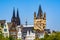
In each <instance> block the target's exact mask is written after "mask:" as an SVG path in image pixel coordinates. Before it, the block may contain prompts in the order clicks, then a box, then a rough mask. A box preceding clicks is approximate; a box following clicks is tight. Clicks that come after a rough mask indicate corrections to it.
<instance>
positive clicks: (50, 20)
mask: <svg viewBox="0 0 60 40" xmlns="http://www.w3.org/2000/svg"><path fill="white" fill-rule="evenodd" d="M39 5H41V7H42V11H43V12H46V19H47V20H46V24H47V26H46V28H49V29H51V30H56V31H60V0H0V20H4V19H5V20H7V22H10V21H11V17H12V14H13V7H15V11H17V8H18V10H19V16H20V19H21V23H22V24H25V21H26V18H27V21H28V24H34V23H33V20H34V11H36V13H38V8H39Z"/></svg>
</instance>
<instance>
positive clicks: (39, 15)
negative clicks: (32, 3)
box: [37, 5, 42, 19]
mask: <svg viewBox="0 0 60 40" xmlns="http://www.w3.org/2000/svg"><path fill="white" fill-rule="evenodd" d="M40 18H42V9H41V5H39V10H38V14H37V19H40Z"/></svg>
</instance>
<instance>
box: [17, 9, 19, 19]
mask: <svg viewBox="0 0 60 40" xmlns="http://www.w3.org/2000/svg"><path fill="white" fill-rule="evenodd" d="M17 18H19V12H18V9H17Z"/></svg>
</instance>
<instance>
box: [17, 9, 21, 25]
mask: <svg viewBox="0 0 60 40" xmlns="http://www.w3.org/2000/svg"><path fill="white" fill-rule="evenodd" d="M16 17H17V25H20V24H21V23H20V17H19V11H18V9H17V16H16Z"/></svg>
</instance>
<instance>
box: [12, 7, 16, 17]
mask: <svg viewBox="0 0 60 40" xmlns="http://www.w3.org/2000/svg"><path fill="white" fill-rule="evenodd" d="M12 17H13V18H15V8H13V16H12Z"/></svg>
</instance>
